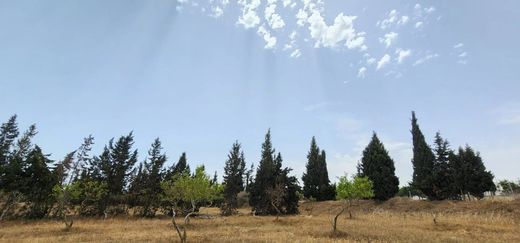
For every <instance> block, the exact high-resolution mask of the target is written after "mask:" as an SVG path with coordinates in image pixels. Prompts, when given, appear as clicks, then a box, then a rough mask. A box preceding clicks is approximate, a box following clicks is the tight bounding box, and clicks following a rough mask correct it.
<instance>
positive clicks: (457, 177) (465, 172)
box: [450, 145, 496, 198]
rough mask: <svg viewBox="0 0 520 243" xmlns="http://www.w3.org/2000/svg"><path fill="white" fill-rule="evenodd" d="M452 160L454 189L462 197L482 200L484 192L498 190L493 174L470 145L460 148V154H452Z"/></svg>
mask: <svg viewBox="0 0 520 243" xmlns="http://www.w3.org/2000/svg"><path fill="white" fill-rule="evenodd" d="M450 159H451V161H450V162H452V166H453V170H454V181H455V183H454V187H455V188H456V189H458V191H460V192H461V194H462V195H466V194H470V195H473V196H475V197H477V198H482V197H484V192H487V191H495V190H496V186H495V184H494V183H493V178H494V176H493V174H492V173H491V172H490V171H487V170H486V167H485V166H484V163H483V161H482V158H481V157H480V154H479V153H478V152H475V151H474V150H473V148H471V147H470V146H469V145H466V147H465V148H462V147H461V148H459V151H458V154H455V153H451V156H450Z"/></svg>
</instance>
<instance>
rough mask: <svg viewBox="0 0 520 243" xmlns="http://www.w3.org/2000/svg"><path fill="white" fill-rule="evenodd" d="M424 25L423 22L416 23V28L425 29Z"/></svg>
mask: <svg viewBox="0 0 520 243" xmlns="http://www.w3.org/2000/svg"><path fill="white" fill-rule="evenodd" d="M423 25H424V23H423V22H422V21H419V22H417V23H415V28H416V29H420V28H422V27H423Z"/></svg>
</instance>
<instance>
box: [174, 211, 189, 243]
mask: <svg viewBox="0 0 520 243" xmlns="http://www.w3.org/2000/svg"><path fill="white" fill-rule="evenodd" d="M172 224H173V227H174V228H175V230H176V231H177V234H178V235H179V239H180V240H181V243H185V242H186V230H185V229H182V233H181V228H180V227H179V225H177V222H175V210H174V209H173V207H172Z"/></svg>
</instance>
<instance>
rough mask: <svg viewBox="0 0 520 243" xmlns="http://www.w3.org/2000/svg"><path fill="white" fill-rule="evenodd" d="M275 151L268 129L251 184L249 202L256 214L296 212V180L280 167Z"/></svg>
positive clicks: (280, 159)
mask: <svg viewBox="0 0 520 243" xmlns="http://www.w3.org/2000/svg"><path fill="white" fill-rule="evenodd" d="M275 154H276V153H275V150H274V149H273V146H272V143H271V131H270V130H269V131H268V132H267V134H266V135H265V141H264V143H263V144H262V158H261V160H260V162H259V165H258V169H257V171H256V176H255V180H254V182H253V183H252V184H251V185H250V187H251V188H250V197H249V204H250V205H251V206H252V208H253V211H254V213H255V214H257V215H275V214H278V213H281V214H295V213H298V197H297V194H296V192H297V190H298V189H299V187H298V184H297V179H296V178H295V177H293V176H289V175H288V174H289V172H290V169H289V168H285V169H282V163H283V159H282V156H281V154H280V153H278V154H277V155H275ZM274 192H277V193H274Z"/></svg>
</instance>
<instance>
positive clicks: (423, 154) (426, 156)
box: [411, 111, 435, 198]
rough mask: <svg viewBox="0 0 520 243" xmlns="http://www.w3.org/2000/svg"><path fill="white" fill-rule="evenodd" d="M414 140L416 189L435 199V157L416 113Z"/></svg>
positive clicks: (413, 122) (414, 179) (413, 114)
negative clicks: (433, 176)
mask: <svg viewBox="0 0 520 243" xmlns="http://www.w3.org/2000/svg"><path fill="white" fill-rule="evenodd" d="M411 132H412V138H413V158H412V165H413V180H412V185H413V187H414V188H416V189H418V190H420V191H421V192H422V193H424V194H425V195H426V196H427V197H428V198H433V197H435V193H434V191H433V178H432V174H433V165H434V162H435V155H434V154H433V152H432V150H431V148H430V146H429V145H428V144H427V143H426V140H425V138H424V135H423V134H422V132H421V129H420V128H419V125H418V124H417V118H416V117H415V112H413V111H412V131H411Z"/></svg>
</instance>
